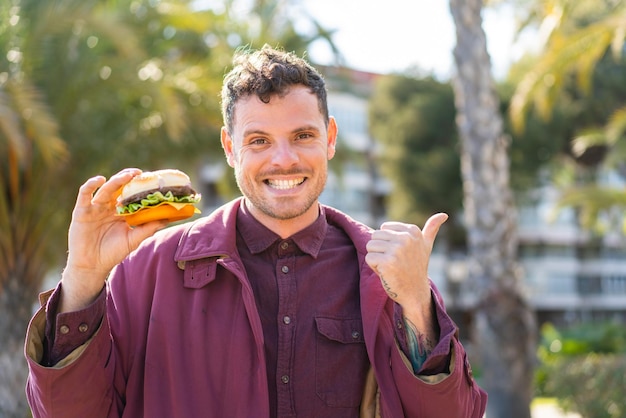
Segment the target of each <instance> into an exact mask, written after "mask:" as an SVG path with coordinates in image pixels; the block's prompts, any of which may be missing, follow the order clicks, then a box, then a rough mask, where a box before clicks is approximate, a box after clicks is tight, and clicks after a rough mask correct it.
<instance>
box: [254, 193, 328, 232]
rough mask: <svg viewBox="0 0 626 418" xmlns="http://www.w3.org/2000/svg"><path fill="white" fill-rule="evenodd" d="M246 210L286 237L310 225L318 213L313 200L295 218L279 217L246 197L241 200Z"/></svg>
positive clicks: (316, 203) (267, 226)
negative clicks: (261, 208)
mask: <svg viewBox="0 0 626 418" xmlns="http://www.w3.org/2000/svg"><path fill="white" fill-rule="evenodd" d="M243 204H244V205H245V207H246V209H247V211H248V212H249V213H250V214H251V215H252V216H253V217H254V218H255V219H256V220H257V221H259V222H260V223H261V224H262V225H263V226H265V227H266V228H267V229H269V230H270V231H272V232H274V233H275V234H276V235H278V236H279V237H281V238H283V239H284V238H288V237H290V236H292V235H294V234H295V233H297V232H299V231H302V230H303V229H304V228H306V227H307V226H309V225H311V224H312V223H313V222H315V220H316V219H317V218H318V217H319V215H320V209H319V203H318V202H315V203H314V204H313V205H311V207H310V208H309V209H307V211H306V212H305V213H303V214H302V215H298V216H297V217H295V218H289V219H279V218H276V217H273V216H270V215H268V214H266V213H264V212H262V211H260V210H259V209H258V208H256V207H255V206H254V205H253V204H252V203H250V201H249V200H248V199H246V198H244V200H243Z"/></svg>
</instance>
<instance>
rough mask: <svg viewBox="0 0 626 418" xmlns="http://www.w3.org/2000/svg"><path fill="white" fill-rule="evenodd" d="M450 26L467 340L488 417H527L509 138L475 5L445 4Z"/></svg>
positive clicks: (528, 322) (531, 348)
mask: <svg viewBox="0 0 626 418" xmlns="http://www.w3.org/2000/svg"><path fill="white" fill-rule="evenodd" d="M450 11H451V13H452V17H453V19H454V22H455V25H456V33H457V35H456V36H457V44H456V47H455V49H454V58H455V62H456V68H457V74H456V76H455V78H454V80H453V87H454V91H455V102H456V109H457V126H458V129H459V136H460V138H461V145H462V156H461V170H462V177H463V189H464V209H465V221H466V224H467V229H468V231H467V232H468V263H469V279H470V280H471V283H472V284H473V285H474V286H475V290H476V294H477V295H478V303H477V305H476V306H475V326H474V330H473V331H474V335H473V339H474V340H475V341H474V342H475V344H476V346H477V349H478V353H479V361H480V363H481V365H482V368H483V370H484V372H483V376H482V377H481V385H482V386H483V387H484V388H485V390H486V391H487V392H488V394H489V403H488V405H487V416H488V417H489V418H504V417H506V418H529V417H530V402H531V399H532V381H533V369H534V363H535V350H536V338H537V337H536V334H537V333H536V321H535V317H534V313H533V311H532V309H531V308H530V307H529V305H528V303H527V301H526V300H525V297H524V295H523V292H522V291H521V280H522V278H521V275H520V268H519V266H518V263H517V246H518V239H517V230H516V228H517V226H516V222H517V217H516V212H515V205H514V202H513V195H512V191H511V188H510V186H509V159H508V154H507V150H508V145H509V144H508V139H507V137H506V136H505V135H504V133H503V128H502V125H503V122H502V116H501V114H500V111H499V99H498V96H497V94H496V92H495V88H494V80H493V77H492V75H491V62H490V58H489V54H488V53H487V41H486V37H485V33H484V31H483V29H482V18H481V11H482V1H481V0H450Z"/></svg>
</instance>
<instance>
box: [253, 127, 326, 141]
mask: <svg viewBox="0 0 626 418" xmlns="http://www.w3.org/2000/svg"><path fill="white" fill-rule="evenodd" d="M303 131H314V132H316V133H318V134H319V133H320V132H321V131H320V129H319V128H318V127H317V126H315V125H304V126H300V127H298V128H296V129H293V130H292V131H291V132H290V134H297V133H298V132H303ZM250 135H266V136H271V135H270V134H269V133H268V132H266V131H264V130H262V129H251V130H249V131H244V133H243V138H247V137H249V136H250Z"/></svg>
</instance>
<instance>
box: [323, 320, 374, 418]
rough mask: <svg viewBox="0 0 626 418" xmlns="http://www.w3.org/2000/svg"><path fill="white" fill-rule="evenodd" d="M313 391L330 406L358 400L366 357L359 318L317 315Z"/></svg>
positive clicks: (350, 404) (344, 405) (345, 405)
mask: <svg viewBox="0 0 626 418" xmlns="http://www.w3.org/2000/svg"><path fill="white" fill-rule="evenodd" d="M315 324H316V327H317V332H318V335H317V338H316V342H315V344H316V347H315V390H316V393H317V396H318V397H319V398H320V399H322V400H323V401H324V402H325V403H326V405H327V406H329V407H338V408H354V407H358V406H359V404H360V403H361V398H362V396H363V388H364V385H365V378H366V375H367V370H368V368H369V360H368V358H367V351H366V349H365V339H364V338H363V322H362V321H361V318H356V319H352V318H348V319H346V318H328V317H316V318H315Z"/></svg>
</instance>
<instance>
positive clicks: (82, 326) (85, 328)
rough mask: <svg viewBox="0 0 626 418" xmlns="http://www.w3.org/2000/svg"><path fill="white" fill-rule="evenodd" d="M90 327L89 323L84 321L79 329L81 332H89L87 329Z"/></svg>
mask: <svg viewBox="0 0 626 418" xmlns="http://www.w3.org/2000/svg"><path fill="white" fill-rule="evenodd" d="M88 329H89V325H87V324H85V323H82V324H80V325H79V326H78V331H80V332H87V330H88Z"/></svg>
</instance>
